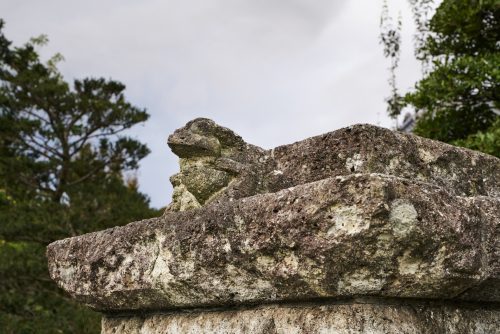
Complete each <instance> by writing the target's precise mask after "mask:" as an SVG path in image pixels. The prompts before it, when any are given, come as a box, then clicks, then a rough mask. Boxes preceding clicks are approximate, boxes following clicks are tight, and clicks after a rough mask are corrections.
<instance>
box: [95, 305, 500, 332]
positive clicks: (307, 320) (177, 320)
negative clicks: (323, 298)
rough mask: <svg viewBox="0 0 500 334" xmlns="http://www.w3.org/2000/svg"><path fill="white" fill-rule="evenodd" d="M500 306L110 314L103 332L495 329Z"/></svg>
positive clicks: (274, 308)
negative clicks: (493, 307)
mask: <svg viewBox="0 0 500 334" xmlns="http://www.w3.org/2000/svg"><path fill="white" fill-rule="evenodd" d="M499 328H500V311H499V310H494V309H478V308H477V306H476V307H458V306H452V305H448V306H446V305H443V306H439V305H428V303H420V304H419V303H413V304H401V303H395V304H390V303H387V302H384V301H381V303H380V304H367V303H347V304H335V303H333V304H325V305H299V306H293V305H292V306H276V305H274V306H264V307H260V308H256V309H248V310H233V311H216V312H201V313H200V312H193V313H174V314H152V315H147V316H136V317H112V316H108V317H104V318H103V321H102V333H103V334H112V333H113V334H114V333H121V334H146V333H147V334H164V333H168V334H180V333H193V334H194V333H204V334H247V333H252V334H302V333H309V334H320V333H336V334H353V333H370V334H452V333H453V334H465V333H467V334H474V333H475V334H492V333H499Z"/></svg>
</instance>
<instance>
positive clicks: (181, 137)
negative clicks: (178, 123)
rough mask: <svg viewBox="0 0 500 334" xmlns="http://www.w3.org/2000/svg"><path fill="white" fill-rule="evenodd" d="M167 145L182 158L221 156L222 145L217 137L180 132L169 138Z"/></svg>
mask: <svg viewBox="0 0 500 334" xmlns="http://www.w3.org/2000/svg"><path fill="white" fill-rule="evenodd" d="M167 143H168V146H169V147H170V149H171V150H172V152H174V153H175V154H176V155H177V156H178V157H180V158H191V157H205V156H213V157H218V156H220V150H221V145H220V143H219V140H218V139H217V138H215V137H207V136H202V135H199V134H196V133H192V132H189V131H185V130H180V131H179V130H178V131H175V132H174V133H173V134H171V135H170V136H169V137H168V141H167Z"/></svg>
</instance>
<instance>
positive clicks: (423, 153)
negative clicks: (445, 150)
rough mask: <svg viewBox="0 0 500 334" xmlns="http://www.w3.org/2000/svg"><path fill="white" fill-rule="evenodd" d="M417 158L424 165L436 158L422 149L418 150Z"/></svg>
mask: <svg viewBox="0 0 500 334" xmlns="http://www.w3.org/2000/svg"><path fill="white" fill-rule="evenodd" d="M418 156H419V157H420V159H421V160H422V161H423V162H424V163H426V164H429V163H431V162H433V161H434V160H436V157H435V156H434V155H433V154H432V153H431V152H429V151H427V150H424V149H422V148H419V149H418Z"/></svg>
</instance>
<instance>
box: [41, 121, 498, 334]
mask: <svg viewBox="0 0 500 334" xmlns="http://www.w3.org/2000/svg"><path fill="white" fill-rule="evenodd" d="M169 145H170V146H171V148H172V150H173V151H174V153H176V154H177V155H179V157H180V158H181V171H180V173H179V174H176V175H175V176H174V177H172V183H173V185H174V187H175V188H174V189H175V190H174V198H173V201H172V203H171V205H169V207H168V208H167V211H166V212H165V214H164V215H163V216H161V217H158V218H154V219H149V220H145V221H140V222H134V223H131V224H129V225H126V226H123V227H116V228H112V229H108V230H105V231H100V232H95V233H90V234H86V235H82V236H78V237H74V238H70V239H65V240H60V241H57V242H55V243H53V244H51V245H49V247H48V250H47V255H48V259H49V270H50V274H51V277H52V278H53V279H54V280H55V281H56V282H57V283H58V284H59V286H61V287H62V288H63V289H65V290H66V291H67V292H68V293H69V294H70V295H71V296H72V297H73V298H75V299H76V300H78V301H80V302H82V303H84V304H86V305H88V306H89V307H91V308H93V309H96V310H98V311H101V312H103V313H104V315H105V316H104V318H103V333H495V332H498V328H500V311H499V310H500V308H499V301H500V261H499V259H500V254H499V253H500V247H499V246H500V241H499V235H500V232H499V231H500V228H499V227H500V160H499V159H496V158H494V157H491V156H488V155H485V154H481V153H478V152H473V151H470V150H466V149H460V148H457V147H453V146H450V145H446V144H443V143H439V142H435V141H430V140H426V139H423V138H419V137H417V136H412V135H407V134H401V133H397V132H393V131H389V130H386V129H382V128H378V127H374V126H369V125H356V126H353V127H349V128H345V129H341V130H338V131H334V132H332V133H328V134H325V135H321V136H318V137H314V138H309V139H306V140H304V141H301V142H298V143H295V144H291V145H286V146H281V147H278V148H275V149H273V150H269V151H266V150H262V149H260V148H258V147H255V146H252V145H249V144H247V143H245V142H244V141H243V140H242V139H241V137H239V136H237V135H236V134H234V133H233V132H232V131H231V130H229V129H226V128H223V127H220V126H218V125H216V124H215V123H213V122H212V121H210V120H206V119H197V120H194V121H192V122H190V123H188V124H187V125H186V126H185V127H184V128H181V129H179V130H177V131H176V132H175V133H174V134H173V135H172V136H171V137H170V138H169Z"/></svg>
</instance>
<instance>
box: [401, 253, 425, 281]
mask: <svg viewBox="0 0 500 334" xmlns="http://www.w3.org/2000/svg"><path fill="white" fill-rule="evenodd" d="M423 266H425V264H423V263H422V261H421V260H420V259H418V258H415V257H412V256H411V255H410V251H409V250H406V251H405V252H404V253H403V255H402V256H400V257H398V270H399V273H400V274H401V275H416V274H417V273H419V274H420V275H419V276H421V275H422V272H421V267H423Z"/></svg>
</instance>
